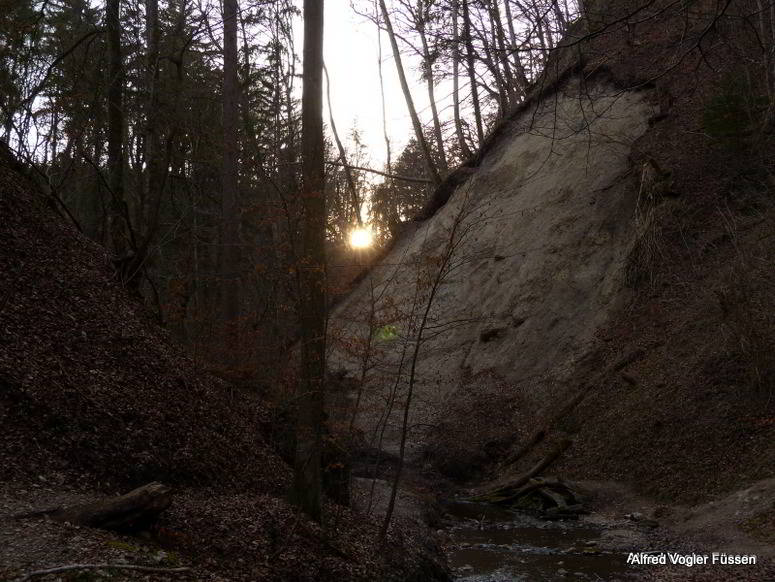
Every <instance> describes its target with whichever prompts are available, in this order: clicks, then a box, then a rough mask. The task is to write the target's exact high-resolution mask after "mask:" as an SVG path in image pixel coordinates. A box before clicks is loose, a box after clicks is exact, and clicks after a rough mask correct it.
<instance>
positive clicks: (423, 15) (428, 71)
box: [418, 5, 449, 176]
mask: <svg viewBox="0 0 775 582" xmlns="http://www.w3.org/2000/svg"><path fill="white" fill-rule="evenodd" d="M418 8H419V10H418V17H419V19H420V22H419V26H418V29H419V30H418V32H419V33H420V41H421V42H422V53H423V61H425V63H424V64H425V80H426V82H427V87H428V102H429V103H430V106H431V115H432V116H433V134H434V137H435V138H436V148H437V149H438V154H439V163H440V164H441V173H442V174H443V175H444V176H446V175H447V174H449V165H448V164H447V154H446V153H445V152H444V137H443V136H442V135H441V122H440V121H439V110H438V108H437V107H436V95H435V94H434V90H433V63H432V61H431V51H430V49H429V48H428V37H427V36H426V34H425V26H426V24H427V22H428V19H427V11H426V10H425V7H424V6H422V5H420V6H419V7H418Z"/></svg>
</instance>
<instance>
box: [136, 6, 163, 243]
mask: <svg viewBox="0 0 775 582" xmlns="http://www.w3.org/2000/svg"><path fill="white" fill-rule="evenodd" d="M145 19H146V23H145V36H146V42H147V43H148V49H147V52H146V65H145V67H146V69H145V85H146V90H147V91H148V95H147V100H146V110H145V140H144V141H145V144H144V146H145V147H144V152H143V160H144V162H145V170H144V172H145V177H144V180H142V181H141V183H142V184H143V186H142V188H141V192H142V198H141V206H142V208H141V216H142V218H143V228H144V230H145V232H146V235H145V237H143V239H144V242H145V243H147V242H150V241H149V240H148V239H149V238H150V237H151V236H153V230H155V228H154V227H153V226H151V222H155V221H154V220H153V218H152V214H153V211H154V209H155V208H156V206H157V203H156V199H157V198H160V197H161V186H162V184H161V182H162V180H161V176H160V175H159V173H160V170H161V169H162V168H161V164H160V161H159V159H158V157H159V156H160V155H161V136H160V135H159V0H146V2H145Z"/></svg>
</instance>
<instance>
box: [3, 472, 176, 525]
mask: <svg viewBox="0 0 775 582" xmlns="http://www.w3.org/2000/svg"><path fill="white" fill-rule="evenodd" d="M171 503H172V489H170V488H169V487H167V486H166V485H163V484H161V483H159V482H156V481H154V482H153V483H148V484H147V485H143V486H142V487H138V488H137V489H133V490H132V491H130V492H129V493H127V494H126V495H121V496H120V497H111V498H108V499H101V500H100V501H95V502H93V503H84V504H82V505H75V506H72V507H64V508H62V507H57V508H53V509H45V510H42V511H33V512H31V513H25V514H20V515H17V516H14V517H16V518H17V519H25V518H28V517H35V516H43V515H45V516H47V517H48V518H49V519H53V520H54V521H60V522H69V523H72V524H75V525H84V526H88V527H95V528H99V529H108V530H113V531H121V532H133V531H141V530H144V529H147V528H148V527H149V526H150V525H151V524H152V523H153V522H154V521H156V519H157V518H158V517H159V514H160V513H161V512H163V511H164V510H165V509H167V508H168V507H169V506H170V504H171Z"/></svg>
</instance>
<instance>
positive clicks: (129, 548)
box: [107, 540, 143, 554]
mask: <svg viewBox="0 0 775 582" xmlns="http://www.w3.org/2000/svg"><path fill="white" fill-rule="evenodd" d="M107 544H108V545H109V546H110V547H111V548H115V549H117V550H121V551H124V552H132V553H133V554H136V553H138V552H142V551H143V549H142V548H140V547H138V546H133V545H132V544H128V543H127V542H124V541H121V540H110V541H109V542H107Z"/></svg>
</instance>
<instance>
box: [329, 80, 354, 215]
mask: <svg viewBox="0 0 775 582" xmlns="http://www.w3.org/2000/svg"><path fill="white" fill-rule="evenodd" d="M323 72H324V73H325V75H326V101H327V102H328V119H329V123H330V124H331V132H332V133H333V134H334V141H335V142H336V148H337V149H338V150H339V159H340V160H342V166H343V168H344V175H345V179H346V180H347V189H348V190H349V191H350V200H351V203H352V205H353V210H354V211H355V221H356V222H357V223H358V226H363V220H361V202H360V200H359V198H358V189H357V188H356V187H355V180H353V172H352V168H351V167H350V164H349V163H348V162H347V152H345V151H344V146H343V145H342V140H341V139H339V132H338V131H337V130H336V123H335V121H334V110H333V109H331V80H330V79H329V78H328V69H327V68H326V66H325V65H323Z"/></svg>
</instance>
